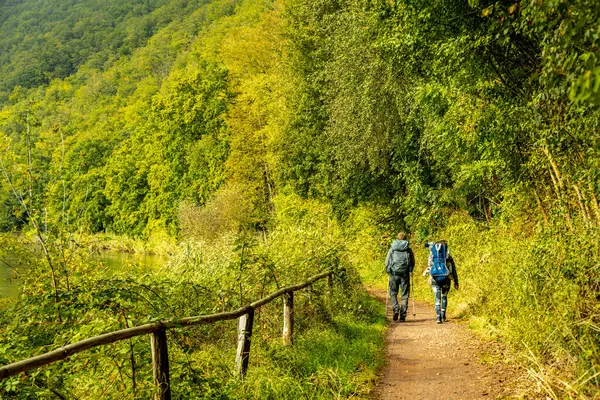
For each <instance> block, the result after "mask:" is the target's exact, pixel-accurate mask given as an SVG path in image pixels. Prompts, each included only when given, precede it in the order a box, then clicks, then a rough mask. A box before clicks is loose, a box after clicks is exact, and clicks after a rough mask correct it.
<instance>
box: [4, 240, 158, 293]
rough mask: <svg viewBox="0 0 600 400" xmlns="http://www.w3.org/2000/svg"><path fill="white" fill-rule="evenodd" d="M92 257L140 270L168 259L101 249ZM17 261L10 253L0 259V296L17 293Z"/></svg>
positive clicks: (111, 266) (110, 266) (112, 264)
mask: <svg viewBox="0 0 600 400" xmlns="http://www.w3.org/2000/svg"><path fill="white" fill-rule="evenodd" d="M92 258H93V259H94V260H97V261H100V262H102V263H103V264H104V265H106V266H108V267H109V269H114V270H115V271H117V270H121V269H123V268H129V267H130V266H131V265H132V264H135V265H136V266H138V267H139V268H140V269H141V270H146V269H148V270H150V269H152V268H154V267H157V266H159V265H161V264H165V263H166V262H167V261H168V257H164V256H157V255H149V254H131V253H123V252H118V251H101V252H99V253H97V254H95V255H94V256H93V257H92ZM18 261H19V260H18V259H17V258H16V257H14V256H11V255H8V256H5V257H4V258H2V259H0V298H2V297H15V296H17V295H18V294H19V281H18V280H16V279H15V276H14V272H13V266H15V265H17V264H18Z"/></svg>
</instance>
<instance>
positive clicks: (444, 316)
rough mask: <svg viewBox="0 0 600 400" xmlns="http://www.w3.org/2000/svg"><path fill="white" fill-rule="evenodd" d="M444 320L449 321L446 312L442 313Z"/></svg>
mask: <svg viewBox="0 0 600 400" xmlns="http://www.w3.org/2000/svg"><path fill="white" fill-rule="evenodd" d="M442 321H444V322H446V321H448V320H447V319H446V313H442Z"/></svg>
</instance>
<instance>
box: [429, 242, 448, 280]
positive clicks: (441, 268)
mask: <svg viewBox="0 0 600 400" xmlns="http://www.w3.org/2000/svg"><path fill="white" fill-rule="evenodd" d="M429 250H430V251H431V256H432V259H433V263H432V265H431V269H430V270H429V274H430V275H431V277H432V278H433V279H434V280H435V281H436V282H438V283H442V282H444V281H445V280H446V279H448V276H449V275H450V271H449V270H448V267H447V266H446V259H447V258H448V246H446V245H445V244H442V243H435V244H433V243H432V244H430V245H429Z"/></svg>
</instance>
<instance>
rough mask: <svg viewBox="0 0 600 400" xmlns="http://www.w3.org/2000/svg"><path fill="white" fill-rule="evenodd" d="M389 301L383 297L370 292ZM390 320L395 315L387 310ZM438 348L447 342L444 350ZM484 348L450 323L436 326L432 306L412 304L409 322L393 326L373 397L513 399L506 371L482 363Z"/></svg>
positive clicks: (470, 335)
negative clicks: (414, 309) (414, 311)
mask: <svg viewBox="0 0 600 400" xmlns="http://www.w3.org/2000/svg"><path fill="white" fill-rule="evenodd" d="M369 292H370V293H371V294H372V295H373V296H374V297H377V298H378V299H380V300H381V301H383V302H385V292H384V291H382V290H376V289H373V290H369ZM389 317H390V319H391V311H389ZM440 343H445V345H444V346H440ZM485 347H486V344H485V343H482V342H481V341H480V340H479V339H478V338H476V337H475V336H474V335H473V333H472V332H470V331H469V330H468V329H467V328H466V327H465V326H464V325H463V324H460V323H459V322H458V321H457V320H453V319H452V318H450V319H449V320H448V322H447V323H444V324H436V323H435V311H434V310H433V307H432V306H430V305H427V304H425V303H422V302H417V303H416V317H413V307H412V303H411V304H410V307H409V313H408V315H407V318H406V322H402V323H399V322H393V321H390V325H389V330H388V333H387V341H386V365H385V367H384V368H383V371H382V375H383V376H382V378H381V381H380V382H379V385H378V387H377V389H376V391H375V394H374V396H373V398H375V399H381V400H388V399H461V400H464V399H481V398H487V399H495V398H501V397H511V389H509V388H508V385H506V376H507V374H508V371H506V370H505V369H504V368H500V367H498V366H497V365H496V366H495V367H492V366H489V365H484V364H482V363H480V362H479V358H480V355H481V353H482V352H483V351H484V350H485Z"/></svg>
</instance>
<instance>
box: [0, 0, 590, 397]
mask: <svg viewBox="0 0 600 400" xmlns="http://www.w3.org/2000/svg"><path fill="white" fill-rule="evenodd" d="M599 17H600V5H598V3H597V1H595V0H538V1H525V0H523V1H514V0H511V1H497V2H494V1H484V0H481V1H479V0H468V1H467V0H441V1H427V0H393V1H392V0H337V1H334V0H324V1H313V0H259V1H245V0H213V1H209V0H204V1H202V0H196V1H192V0H190V1H185V0H176V1H162V0H143V1H142V0H136V1H134V0H131V1H113V0H105V1H102V2H99V1H95V0H86V1H83V0H78V1H77V0H73V1H70V2H64V1H58V0H38V1H34V0H23V1H10V0H9V1H0V107H1V108H0V132H1V134H2V137H1V143H0V146H1V148H0V154H1V158H0V161H1V165H0V167H1V168H2V175H3V178H4V179H3V181H2V185H1V186H0V196H1V199H2V202H3V204H4V207H3V208H2V210H1V213H2V214H1V215H0V229H1V230H2V231H3V232H7V233H9V232H13V233H14V232H20V233H23V234H24V235H25V234H26V233H30V234H31V232H35V235H37V236H38V239H40V238H41V239H40V241H42V242H43V241H44V240H47V243H49V244H52V246H48V248H49V249H50V250H51V251H50V252H49V253H47V254H46V257H45V261H39V271H40V272H39V274H38V275H31V276H28V275H27V273H25V272H22V273H23V274H24V275H23V276H24V278H23V279H25V281H26V282H29V283H30V286H27V289H26V291H25V292H24V295H25V299H24V300H23V301H26V302H27V301H31V302H35V301H39V302H41V303H40V304H42V303H43V304H45V305H44V307H46V308H44V307H41V306H40V310H44V311H39V312H40V313H43V312H46V313H49V315H50V317H49V318H57V319H58V320H61V319H62V318H63V317H64V318H65V320H69V318H73V319H75V320H76V317H75V316H76V315H77V314H76V312H75V311H68V312H67V310H68V309H69V307H71V306H67V305H66V304H71V303H69V302H68V300H65V299H68V298H70V297H69V296H73V298H77V299H78V300H76V301H75V300H73V301H74V302H75V303H76V304H80V303H81V304H85V303H86V301H85V300H84V297H81V296H84V293H79V292H76V291H73V288H72V287H71V285H72V284H73V283H72V282H71V281H70V280H69V279H70V278H69V277H70V275H69V274H70V273H73V276H79V275H78V273H76V272H75V271H78V269H80V268H81V269H82V270H81V271H83V270H85V271H86V273H83V272H82V273H81V276H86V274H91V272H90V271H88V270H87V269H85V268H84V267H83V266H82V265H83V263H84V262H83V261H81V263H82V264H78V265H79V266H73V265H70V264H69V263H70V262H71V261H67V257H65V248H66V246H67V245H66V244H65V243H67V242H69V240H74V241H77V240H83V239H77V240H76V239H72V238H73V237H74V236H72V234H75V233H77V234H78V235H80V236H79V237H87V236H86V235H89V234H115V235H122V236H128V237H135V238H139V239H142V240H147V241H154V242H155V243H156V242H157V241H158V242H167V241H168V242H181V243H186V244H185V245H184V244H182V245H180V246H179V247H177V249H176V250H172V251H173V252H175V253H176V254H177V255H178V256H179V257H180V258H179V259H178V260H179V261H178V264H176V266H175V267H174V268H175V269H173V270H170V271H169V272H168V273H169V274H175V275H168V276H169V278H168V279H177V274H183V275H181V276H182V277H186V278H185V279H189V280H190V281H193V282H196V283H197V284H201V285H206V286H208V287H210V286H215V287H218V286H219V285H222V287H223V288H224V289H223V292H220V294H219V296H221V297H220V298H221V301H223V302H224V303H223V304H225V301H224V300H223V299H224V298H227V299H228V300H227V301H230V300H229V299H230V298H233V295H230V292H231V293H237V292H238V288H236V287H235V284H234V283H233V282H231V281H234V280H235V279H240V278H241V276H242V275H244V276H246V275H245V274H247V275H248V276H254V277H256V276H259V275H260V274H264V275H260V276H262V277H263V281H262V283H261V285H262V288H263V289H264V288H265V287H271V286H269V285H276V286H279V282H278V281H277V278H278V277H279V278H280V279H281V278H282V277H283V279H284V280H286V281H291V280H292V279H291V278H292V277H293V275H294V273H292V271H288V270H287V269H286V265H287V264H289V262H288V261H287V253H286V252H288V251H291V252H293V254H294V255H293V256H292V257H290V259H293V260H294V262H295V263H297V265H299V267H298V271H297V272H298V273H299V274H300V275H302V276H304V275H306V274H308V273H309V272H312V271H313V269H315V268H317V267H316V265H317V263H320V264H323V265H327V266H330V265H334V264H336V265H337V264H343V265H345V266H346V267H347V268H348V269H349V270H351V271H354V270H358V271H361V274H362V275H363V277H371V278H373V277H375V278H376V279H384V278H383V275H380V271H382V266H381V264H382V261H383V260H382V258H383V257H384V256H385V251H386V250H387V246H388V244H389V238H390V237H391V236H392V235H393V234H394V233H396V232H397V231H398V230H400V229H404V230H407V231H408V232H412V235H413V236H412V240H413V244H414V246H415V247H418V245H419V244H420V243H422V242H423V241H425V240H430V239H435V238H445V239H447V240H448V241H449V243H450V248H451V249H452V254H453V255H454V257H455V259H456V260H457V263H458V265H459V270H460V271H461V275H462V282H463V284H462V286H463V289H462V291H461V293H460V294H459V295H457V296H458V297H457V299H458V303H459V311H460V312H461V313H462V314H463V315H464V316H468V317H470V318H471V319H472V320H473V321H478V322H477V323H478V324H479V325H481V327H482V329H483V330H485V331H486V332H488V333H490V334H492V335H494V337H496V338H497V339H499V340H503V341H505V342H507V343H508V344H509V345H510V347H511V349H513V351H514V352H515V354H517V359H518V360H519V363H520V364H521V365H522V366H524V367H525V368H527V369H529V371H530V376H531V379H532V380H534V381H536V382H537V383H538V384H539V387H540V388H542V391H543V393H544V394H545V395H547V396H551V397H552V398H586V397H590V398H593V396H594V393H597V391H598V390H600V378H599V376H600V339H599V338H600V336H599V335H598V331H600V297H599V296H598V293H600V244H599V243H600V206H599V202H598V197H599V196H600V109H599V104H600V59H599V58H600V50H599V45H600V19H599ZM319 232H322V233H323V237H324V239H323V240H322V241H319ZM13 236H14V235H6V236H3V240H5V241H6V243H12V244H7V247H10V248H11V249H17V248H18V246H17V245H16V244H14V240H15V239H14V238H13ZM67 237H68V238H69V239H68V240H67V239H65V238H67ZM69 243H70V242H69ZM190 243H192V244H190ZM198 243H201V244H198ZM78 246H79V247H78ZM186 246H192V248H194V249H196V250H197V251H198V252H199V253H198V254H196V253H193V252H191V253H190V251H191V250H189V249H190V248H189V247H186ZM194 246H198V247H194ZM81 247H85V244H84V245H81V243H79V244H77V245H74V247H68V249H69V251H72V252H73V254H75V253H76V252H77V251H76V250H74V249H75V248H81ZM203 249H204V250H203ZM207 249H210V250H207ZM303 249H304V250H305V251H304V256H305V257H303V254H301V253H302V250H303ZM14 251H20V250H14ZM244 251H248V252H249V254H250V255H251V256H248V255H245V253H244ZM52 252H54V253H52ZM203 252H206V254H213V253H214V254H213V256H207V257H209V259H210V260H208V261H207V260H205V259H203V254H205V253H203ZM217 253H218V254H219V255H218V256H217V255H215V254H217ZM190 254H196V255H195V256H194V257H197V258H194V257H191V258H189V257H190ZM225 254H229V255H227V256H225ZM186 255H187V256H186ZM52 257H56V260H55V262H54V264H53V263H52V260H53V258H52ZM186 257H188V258H186ZM211 257H212V258H211ZM76 259H77V260H79V258H77V257H73V258H72V260H76ZM217 259H218V260H221V262H222V265H229V266H231V265H237V263H239V265H240V267H239V275H231V274H229V273H225V272H224V273H223V274H222V275H219V276H220V278H219V279H217V280H215V281H210V282H209V281H205V280H206V279H209V278H207V277H206V276H205V274H204V275H203V274H202V273H199V272H198V273H197V275H196V272H194V273H193V275H190V276H188V275H186V274H187V273H188V271H192V270H191V269H189V268H188V269H186V267H185V265H188V264H186V263H191V264H189V265H193V266H194V267H193V268H196V269H198V271H201V270H203V268H208V269H207V270H210V271H213V272H214V268H215V267H214V264H218V263H216V262H215V260H217ZM69 260H71V259H69ZM190 260H192V261H190ZM73 262H75V261H73ZM78 262H79V261H78ZM45 265H46V266H45ZM48 265H49V267H48ZM245 265H249V266H248V268H247V269H244V268H245V267H244V266H245ZM295 265H296V264H295ZM294 268H296V267H294ZM317 269H318V268H317ZM70 271H71V272H70ZM182 271H184V272H182ZM266 271H270V272H269V273H268V274H267V272H266ZM273 271H275V272H273ZM189 273H192V272H189ZM257 274H258V275H257ZM92 275H93V274H92ZM90 276H91V275H90ZM44 279H45V281H44ZM71 279H75V278H71ZM90 279H91V278H90ZM93 279H96V280H94V282H96V284H95V285H96V286H94V288H95V289H94V290H98V291H99V292H101V293H102V295H103V296H106V298H111V299H112V298H113V297H112V296H117V294H114V293H112V292H111V291H110V290H108V289H106V288H104V287H101V286H102V285H98V284H97V282H101V281H102V279H104V278H103V277H94V278H93ZM149 279H150V278H149ZM152 279H158V280H159V281H160V285H162V286H161V288H162V289H161V290H164V291H165V293H171V292H170V290H174V291H175V292H176V293H178V295H182V294H181V293H187V292H185V291H183V292H177V290H179V289H173V288H171V287H170V283H165V282H167V281H166V280H161V279H159V278H156V277H155V278H152ZM182 279H184V278H182ZM210 279H212V278H210ZM36 280H38V281H36ZM42 282H46V283H45V284H43V283H42ZM50 282H51V283H50ZM152 282H154V281H152ZM169 282H170V281H169ZM88 283H89V282H88ZM88 283H85V284H88ZM121 283H122V284H123V285H124V286H123V287H126V286H127V285H126V284H125V283H123V282H121ZM82 285H83V283H82ZM257 285H258V283H257ZM265 285H266V286H265ZM254 289H256V288H254ZM254 289H253V290H254ZM182 290H183V289H182ZM240 290H241V289H240ZM27 291H29V292H27ZM224 293H227V294H224ZM236 295H237V294H236ZM28 296H29V297H28ZM36 296H41V297H40V298H43V299H44V300H39V299H38V300H32V299H36ZM44 296H46V297H44ZM60 296H66V297H64V298H63V300H60V298H61V297H60ZM78 296H79V297H78ZM207 296H208V298H211V299H212V298H213V297H210V296H216V295H213V294H211V295H207ZM243 298H244V296H242V295H241V294H240V295H239V298H236V299H237V300H235V302H236V304H242V303H243ZM27 299H29V300H27ZM127 301H129V300H127ZM131 301H133V300H131ZM44 302H45V303H44ZM61 302H64V303H61ZM78 302H79V303H78ZM359 303H360V301H359V300H356V301H355V302H354V303H352V304H353V305H352V306H351V308H352V307H354V306H356V307H358V304H359ZM59 304H63V305H62V306H58V305H59ZM136 304H137V303H136ZM230 305H232V304H230ZM188 306H189V305H184V304H182V305H181V307H180V310H179V311H181V310H185V312H196V313H197V312H204V311H206V308H203V307H205V306H206V304H204V305H203V306H202V307H195V306H194V307H195V308H194V307H191V306H190V307H188ZM61 307H63V310H64V311H63V312H64V314H65V315H64V316H61V311H60V309H61ZM73 307H74V306H73ZM135 307H141V306H139V304H138V305H136V306H135ZM186 307H188V308H186ZM117 308H118V307H117ZM174 308H177V307H175V306H174ZM56 309H58V310H59V311H56ZM49 310H52V311H49ZM136 310H137V311H136V312H137V313H138V314H136V316H135V318H138V319H136V321H143V320H144V318H146V315H145V314H144V313H145V311H146V310H144V309H143V307H142V308H140V309H139V310H138V309H136ZM340 311H341V310H335V312H340ZM351 311H352V312H356V313H360V311H358V308H357V309H354V308H352V310H351ZM31 312H34V311H31ZM70 312H72V314H69V313H70ZM77 312H79V311H77ZM86 312H92V313H93V311H89V310H88V311H86ZM161 312H165V313H167V311H165V310H162V311H161ZM171 312H173V310H169V311H168V313H167V314H168V315H171V314H169V313H171ZM335 312H334V315H337V314H335ZM67 314H68V315H67ZM52 315H55V317H52ZM90 315H91V314H90ZM161 315H165V314H161ZM24 318H25V317H24ZM31 318H33V317H31ZM90 318H91V317H90ZM94 318H96V317H94ZM97 318H98V323H99V324H100V321H105V320H106V319H110V318H111V317H109V316H106V315H104V316H102V317H97ZM125 318H126V317H125ZM132 318H133V317H132ZM332 318H333V319H334V317H332ZM5 319H6V321H5V322H7V323H10V324H12V325H14V326H19V324H20V323H21V322H20V320H11V317H8V316H5ZM33 319H35V318H33ZM326 319H327V318H325V320H326ZM9 320H10V321H9ZM113 323H114V324H116V323H117V322H116V320H115V321H113ZM125 323H127V322H125ZM12 325H11V326H12ZM96 328H97V329H98V330H100V328H99V327H96ZM96 328H94V329H96ZM36 329H38V328H36ZM72 329H74V330H77V329H79V328H78V327H77V325H76V324H75V325H73V327H72ZM39 335H40V336H43V334H42V333H39ZM40 340H41V339H40ZM52 340H57V341H58V339H57V338H56V337H54V336H53V339H52ZM52 340H50V343H53V341H52ZM42 342H43V340H42ZM31 347H35V346H34V345H33V344H32V345H31ZM30 350H31V348H30V347H27V346H25V347H23V348H19V349H16V350H15V349H13V350H12V351H13V353H11V354H12V355H10V356H8V355H6V354H9V353H10V351H9V350H5V353H4V354H5V355H4V357H7V358H11V357H16V355H24V354H26V353H27V352H28V351H30ZM131 351H132V352H133V350H131ZM267 353H268V352H267ZM0 357H3V355H2V354H0ZM267 358H268V357H267ZM11 360H12V358H11ZM203 365H204V364H203ZM182 368H183V367H182ZM203 368H207V369H210V368H217V369H218V367H215V366H211V367H210V368H209V367H208V366H206V365H204V367H203ZM134 369H135V368H134ZM210 370H211V371H212V369H210ZM311 373H312V371H311ZM308 375H310V374H308ZM86 384H89V385H92V383H90V382H87V383H86ZM205 384H206V385H208V386H210V385H212V383H211V384H209V383H206V382H205ZM69 385H72V386H73V385H74V386H75V387H77V384H73V383H72V382H71V383H69V384H65V387H69ZM190 385H191V383H190ZM257 385H258V384H257ZM211 387H212V386H211ZM238 389H239V388H238ZM238 389H235V388H234V389H232V392H231V393H237V395H239V393H241V392H235V390H238ZM280 389H281V388H280ZM98 390H99V389H98ZM133 390H134V394H135V385H134V389H133ZM239 390H242V389H239ZM244 390H246V389H244ZM286 390H288V389H281V392H280V393H284V392H285V391H286ZM298 390H300V389H298ZM352 390H354V389H349V392H351V391H352ZM242 391H243V390H242ZM349 392H348V393H349ZM231 393H230V394H231ZM244 393H246V394H247V393H248V392H244ZM319 393H320V392H319ZM348 393H346V394H348ZM232 396H235V394H232ZM248 396H249V397H252V396H251V395H248Z"/></svg>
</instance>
